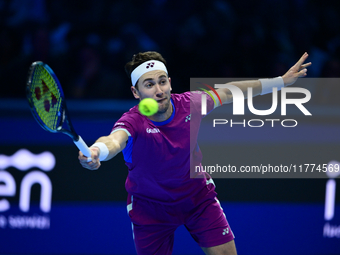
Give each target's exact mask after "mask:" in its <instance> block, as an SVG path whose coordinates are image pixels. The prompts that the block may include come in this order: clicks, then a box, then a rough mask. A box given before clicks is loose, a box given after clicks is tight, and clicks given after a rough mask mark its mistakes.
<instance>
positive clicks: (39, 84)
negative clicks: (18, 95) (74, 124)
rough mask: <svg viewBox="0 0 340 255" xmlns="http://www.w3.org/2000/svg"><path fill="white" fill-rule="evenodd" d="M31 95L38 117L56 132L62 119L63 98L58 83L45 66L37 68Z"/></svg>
mask: <svg viewBox="0 0 340 255" xmlns="http://www.w3.org/2000/svg"><path fill="white" fill-rule="evenodd" d="M31 94H32V97H31V98H32V102H33V105H34V107H35V111H36V114H37V115H38V117H39V118H40V119H41V121H42V122H43V123H44V124H45V125H46V126H47V127H48V128H49V129H51V130H56V128H57V126H58V124H59V122H60V117H61V102H62V97H61V95H60V92H59V88H58V85H57V83H56V81H55V80H54V78H53V77H52V76H51V75H50V74H49V72H48V71H47V70H46V69H45V68H44V67H43V66H40V65H37V66H36V67H35V70H34V74H33V77H32V80H31Z"/></svg>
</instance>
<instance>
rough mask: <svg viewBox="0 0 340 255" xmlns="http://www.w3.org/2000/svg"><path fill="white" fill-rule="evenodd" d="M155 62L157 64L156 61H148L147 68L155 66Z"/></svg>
mask: <svg viewBox="0 0 340 255" xmlns="http://www.w3.org/2000/svg"><path fill="white" fill-rule="evenodd" d="M154 64H155V62H151V63H148V64H147V66H146V69H148V68H149V67H153V66H154Z"/></svg>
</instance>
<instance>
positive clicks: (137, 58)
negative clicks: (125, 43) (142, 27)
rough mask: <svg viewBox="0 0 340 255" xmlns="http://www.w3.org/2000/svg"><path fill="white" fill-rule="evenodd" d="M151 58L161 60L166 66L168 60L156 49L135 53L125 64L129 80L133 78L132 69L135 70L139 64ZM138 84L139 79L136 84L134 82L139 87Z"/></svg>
mask: <svg viewBox="0 0 340 255" xmlns="http://www.w3.org/2000/svg"><path fill="white" fill-rule="evenodd" d="M149 60H158V61H161V62H163V63H164V65H165V66H166V61H165V59H164V58H163V56H162V55H161V54H160V53H158V52H156V51H146V52H139V53H138V54H135V55H133V57H132V60H131V61H129V62H128V63H126V65H125V72H126V73H127V75H128V77H129V80H131V73H132V71H133V70H135V68H136V67H137V66H139V65H140V64H142V63H144V62H146V61H149ZM137 84H138V81H137V83H136V84H133V85H135V87H136V88H137V89H138V87H137Z"/></svg>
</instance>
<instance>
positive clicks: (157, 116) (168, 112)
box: [148, 103, 173, 122]
mask: <svg viewBox="0 0 340 255" xmlns="http://www.w3.org/2000/svg"><path fill="white" fill-rule="evenodd" d="M172 112H173V105H172V104H171V103H170V105H169V107H168V109H167V110H166V112H165V113H161V114H155V115H152V116H150V117H148V118H149V119H150V120H152V121H156V122H162V121H166V120H167V119H169V118H170V117H171V114H172Z"/></svg>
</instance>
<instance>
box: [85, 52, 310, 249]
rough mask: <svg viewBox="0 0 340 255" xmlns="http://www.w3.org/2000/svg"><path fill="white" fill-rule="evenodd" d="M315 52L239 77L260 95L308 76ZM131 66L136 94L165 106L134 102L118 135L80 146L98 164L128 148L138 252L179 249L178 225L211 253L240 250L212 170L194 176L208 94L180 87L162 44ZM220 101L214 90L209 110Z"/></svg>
mask: <svg viewBox="0 0 340 255" xmlns="http://www.w3.org/2000/svg"><path fill="white" fill-rule="evenodd" d="M307 57H308V54H307V53H305V54H303V56H302V57H301V58H300V60H299V61H298V62H297V63H296V64H295V65H294V66H293V67H292V68H290V69H289V70H288V72H287V73H286V74H284V75H283V76H282V77H277V78H273V79H261V80H252V81H239V82H232V83H231V84H232V85H235V86H237V87H239V88H240V89H241V90H242V91H243V93H244V94H245V96H246V93H247V88H248V87H252V88H253V94H254V96H256V95H260V94H266V93H271V91H272V88H273V87H277V88H279V89H280V88H282V87H284V86H288V85H291V84H293V83H294V82H295V81H296V80H297V79H298V78H299V77H303V76H306V72H307V69H306V68H307V67H308V66H309V65H311V63H307V64H304V62H305V60H306V59H307ZM125 70H126V72H127V73H128V75H129V77H130V79H131V83H132V86H131V91H132V94H133V96H134V97H135V98H136V99H138V100H142V99H144V98H153V99H155V100H156V101H157V102H158V106H159V109H158V112H157V113H156V114H155V115H153V116H150V117H146V116H144V115H141V114H140V112H139V111H138V107H137V106H135V107H133V108H131V109H130V110H129V111H128V112H126V113H124V114H123V115H122V117H121V118H120V119H119V120H118V121H117V122H116V123H115V125H114V126H113V129H112V132H111V134H110V135H108V136H103V137H100V138H99V139H98V140H97V141H96V143H95V144H93V145H92V146H91V147H90V149H91V153H92V155H91V158H92V161H91V162H87V158H86V157H84V156H83V154H82V153H81V152H79V161H80V164H81V165H82V166H83V167H85V168H87V169H90V170H95V169H98V168H99V167H100V165H101V161H107V160H109V159H111V158H113V157H114V156H116V155H117V154H118V153H119V152H123V155H124V160H125V162H126V165H127V166H128V170H129V173H128V177H127V180H126V183H125V187H126V190H127V192H128V203H127V209H128V214H129V216H130V218H131V222H132V226H133V236H134V242H135V246H136V250H137V253H138V254H148V255H150V254H161V255H166V254H171V253H172V250H173V243H174V232H175V230H176V229H177V228H178V227H179V226H180V225H184V226H185V227H186V229H187V230H188V231H189V233H190V234H191V236H192V237H193V238H194V240H195V241H196V242H197V243H198V245H199V246H200V247H202V249H203V251H204V253H205V254H228V255H235V254H236V248H235V243H234V234H233V232H232V230H231V228H230V225H229V223H228V221H227V219H226V217H225V214H224V212H223V209H222V208H221V206H220V203H219V201H218V200H217V198H216V192H215V186H214V182H213V181H212V179H211V178H210V176H209V175H208V174H206V175H205V176H200V177H202V178H190V169H192V168H193V166H197V165H200V163H201V159H202V155H201V151H200V149H199V147H198V145H197V141H195V139H190V136H191V137H197V134H198V129H199V126H200V122H201V118H202V116H201V95H200V94H198V93H191V92H186V93H183V94H172V93H171V90H172V86H171V78H170V77H169V74H168V70H167V68H166V61H165V60H164V58H163V57H162V56H161V54H159V53H157V52H144V53H138V54H136V55H134V56H133V58H132V61H130V62H128V63H127V64H126V66H125ZM217 93H218V94H219V96H220V98H221V101H222V103H223V104H226V103H231V102H232V101H233V97H232V94H231V93H230V91H229V90H228V89H225V88H222V89H217ZM217 101H218V100H217ZM190 106H191V107H190ZM214 107H215V106H214V101H213V99H212V98H211V97H209V96H207V112H210V111H211V110H213V109H214ZM190 109H191V110H190ZM190 123H191V125H190ZM190 126H191V129H190ZM190 142H191V143H192V144H190ZM190 148H192V149H190ZM204 174H205V173H204Z"/></svg>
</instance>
